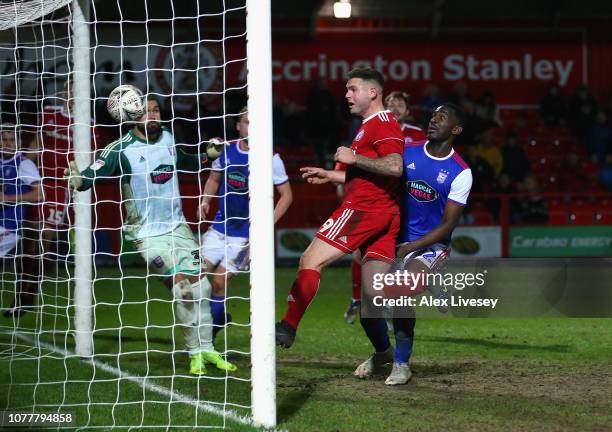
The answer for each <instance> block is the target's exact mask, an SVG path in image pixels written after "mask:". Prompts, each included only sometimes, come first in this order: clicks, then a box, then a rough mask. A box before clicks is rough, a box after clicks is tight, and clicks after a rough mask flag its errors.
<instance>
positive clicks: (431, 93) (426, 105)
mask: <svg viewBox="0 0 612 432" xmlns="http://www.w3.org/2000/svg"><path fill="white" fill-rule="evenodd" d="M443 103H444V98H443V97H442V96H440V89H438V86H436V85H435V84H430V85H428V86H427V87H426V88H425V93H423V97H422V98H421V109H422V110H423V114H424V116H425V118H424V119H423V123H429V118H430V117H431V113H432V112H433V110H435V109H436V108H438V107H439V106H440V105H442V104H443Z"/></svg>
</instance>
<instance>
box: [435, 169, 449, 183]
mask: <svg viewBox="0 0 612 432" xmlns="http://www.w3.org/2000/svg"><path fill="white" fill-rule="evenodd" d="M446 177H448V171H445V170H440V172H438V178H436V181H437V182H438V183H440V184H442V183H444V180H446Z"/></svg>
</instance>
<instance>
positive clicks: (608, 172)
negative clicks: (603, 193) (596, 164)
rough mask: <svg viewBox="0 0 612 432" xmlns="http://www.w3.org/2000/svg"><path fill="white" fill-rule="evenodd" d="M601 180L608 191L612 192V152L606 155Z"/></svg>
mask: <svg viewBox="0 0 612 432" xmlns="http://www.w3.org/2000/svg"><path fill="white" fill-rule="evenodd" d="M599 180H600V181H601V184H602V185H603V187H605V188H606V190H607V191H609V192H612V154H608V155H607V156H606V160H605V163H604V165H603V166H602V167H601V171H600V172H599Z"/></svg>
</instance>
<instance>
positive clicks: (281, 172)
mask: <svg viewBox="0 0 612 432" xmlns="http://www.w3.org/2000/svg"><path fill="white" fill-rule="evenodd" d="M272 180H273V182H274V187H276V190H277V191H278V193H279V195H280V198H279V199H278V202H277V203H276V205H275V206H274V223H276V222H278V220H279V219H280V218H281V217H283V215H284V214H285V213H286V212H287V210H288V209H289V206H290V205H291V203H292V202H293V192H292V191H291V185H290V184H289V177H288V176H287V171H286V170H285V164H284V163H283V160H282V159H281V157H280V156H279V155H278V154H275V155H274V156H273V157H272Z"/></svg>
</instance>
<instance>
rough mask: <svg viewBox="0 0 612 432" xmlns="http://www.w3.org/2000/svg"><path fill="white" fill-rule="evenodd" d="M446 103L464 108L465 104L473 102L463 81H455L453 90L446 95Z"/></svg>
mask: <svg viewBox="0 0 612 432" xmlns="http://www.w3.org/2000/svg"><path fill="white" fill-rule="evenodd" d="M448 101H449V102H452V103H454V104H455V105H459V106H460V107H462V108H465V103H466V102H473V100H472V97H471V96H470V92H469V90H468V87H467V84H466V83H465V81H457V84H455V88H454V89H453V91H451V92H450V93H449V95H448Z"/></svg>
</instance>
